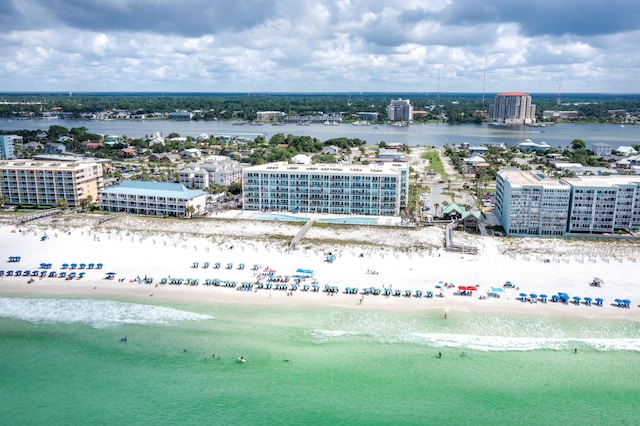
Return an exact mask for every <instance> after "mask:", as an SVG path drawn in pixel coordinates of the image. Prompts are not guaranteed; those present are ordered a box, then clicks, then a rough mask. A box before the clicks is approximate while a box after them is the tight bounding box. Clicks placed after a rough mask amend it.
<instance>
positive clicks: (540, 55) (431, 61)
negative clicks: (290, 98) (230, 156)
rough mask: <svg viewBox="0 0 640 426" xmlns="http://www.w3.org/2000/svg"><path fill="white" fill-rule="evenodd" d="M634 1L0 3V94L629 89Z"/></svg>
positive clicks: (635, 59) (639, 61)
mask: <svg viewBox="0 0 640 426" xmlns="http://www.w3.org/2000/svg"><path fill="white" fill-rule="evenodd" d="M636 3H637V2H628V1H624V0H609V1H607V2H598V1H591V0H584V1H578V0H565V1H558V0H537V1H535V2H530V3H527V4H526V5H525V6H523V5H522V4H521V3H518V2H513V1H512V0H488V1H486V2H478V1H477V0H433V1H429V2H425V1H424V0H405V1H403V2H397V1H396V2H392V1H389V0H326V1H324V2H317V1H312V0H278V1H275V0H273V1H265V0H235V1H228V0H162V1H158V0H5V1H3V2H0V24H2V26H3V32H2V33H0V42H1V43H2V45H3V49H2V51H1V52H0V57H1V58H2V61H0V81H1V82H2V83H1V84H0V90H6V91H8V90H65V91H66V90H73V91H80V90H151V91H153V90H162V91H170V90H174V91H190V90H191V91H246V90H249V89H250V90H251V91H350V90H354V91H356V90H357V91H378V90H387V91H403V92H406V91H419V92H424V91H433V90H435V88H436V85H437V84H438V80H440V82H441V84H440V86H441V89H442V90H443V91H458V92H465V91H474V92H478V91H480V90H482V87H481V86H480V84H479V81H481V80H482V78H481V77H482V75H483V74H486V81H487V85H486V89H487V90H488V91H501V90H507V89H509V90H523V91H530V92H536V91H539V92H542V91H547V92H548V91H553V90H555V88H556V87H557V84H558V82H559V81H560V80H561V81H562V85H563V90H566V91H571V90H574V91H598V90H602V91H619V92H638V91H639V90H640V83H639V80H638V78H637V76H636V74H637V70H638V69H639V68H640V53H638V51H637V45H638V42H640V3H637V4H636ZM17 70H19V71H17Z"/></svg>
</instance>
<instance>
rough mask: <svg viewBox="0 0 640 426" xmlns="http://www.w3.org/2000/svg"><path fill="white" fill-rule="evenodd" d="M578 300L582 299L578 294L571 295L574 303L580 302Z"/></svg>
mask: <svg viewBox="0 0 640 426" xmlns="http://www.w3.org/2000/svg"><path fill="white" fill-rule="evenodd" d="M580 300H582V299H581V298H580V297H579V296H573V301H574V302H575V304H576V305H579V304H580Z"/></svg>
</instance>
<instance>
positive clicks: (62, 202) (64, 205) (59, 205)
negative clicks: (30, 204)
mask: <svg viewBox="0 0 640 426" xmlns="http://www.w3.org/2000/svg"><path fill="white" fill-rule="evenodd" d="M56 207H57V208H59V209H62V210H65V209H68V208H69V201H67V200H66V199H64V198H61V199H59V200H58V201H56Z"/></svg>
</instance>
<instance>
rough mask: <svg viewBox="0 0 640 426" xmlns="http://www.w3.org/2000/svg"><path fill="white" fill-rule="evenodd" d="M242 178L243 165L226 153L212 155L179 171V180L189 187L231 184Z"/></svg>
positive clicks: (197, 187)
mask: <svg viewBox="0 0 640 426" xmlns="http://www.w3.org/2000/svg"><path fill="white" fill-rule="evenodd" d="M241 180H242V166H241V165H240V163H239V162H237V161H235V160H232V159H230V158H229V157H227V156H224V155H212V156H211V157H207V158H206V159H205V160H204V161H202V162H199V163H195V164H189V165H188V166H186V167H185V168H184V169H182V170H180V171H178V181H179V182H180V183H182V184H183V185H185V186H187V187H188V188H196V189H204V188H206V187H208V186H209V185H212V184H214V183H215V184H218V185H222V186H229V185H230V184H232V183H233V182H240V181H241Z"/></svg>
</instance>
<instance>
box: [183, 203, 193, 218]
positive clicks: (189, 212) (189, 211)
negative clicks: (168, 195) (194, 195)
mask: <svg viewBox="0 0 640 426" xmlns="http://www.w3.org/2000/svg"><path fill="white" fill-rule="evenodd" d="M195 211H196V208H195V207H193V206H192V205H188V206H187V207H185V208H184V213H185V215H186V217H188V218H191V217H193V213H194V212H195Z"/></svg>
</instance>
